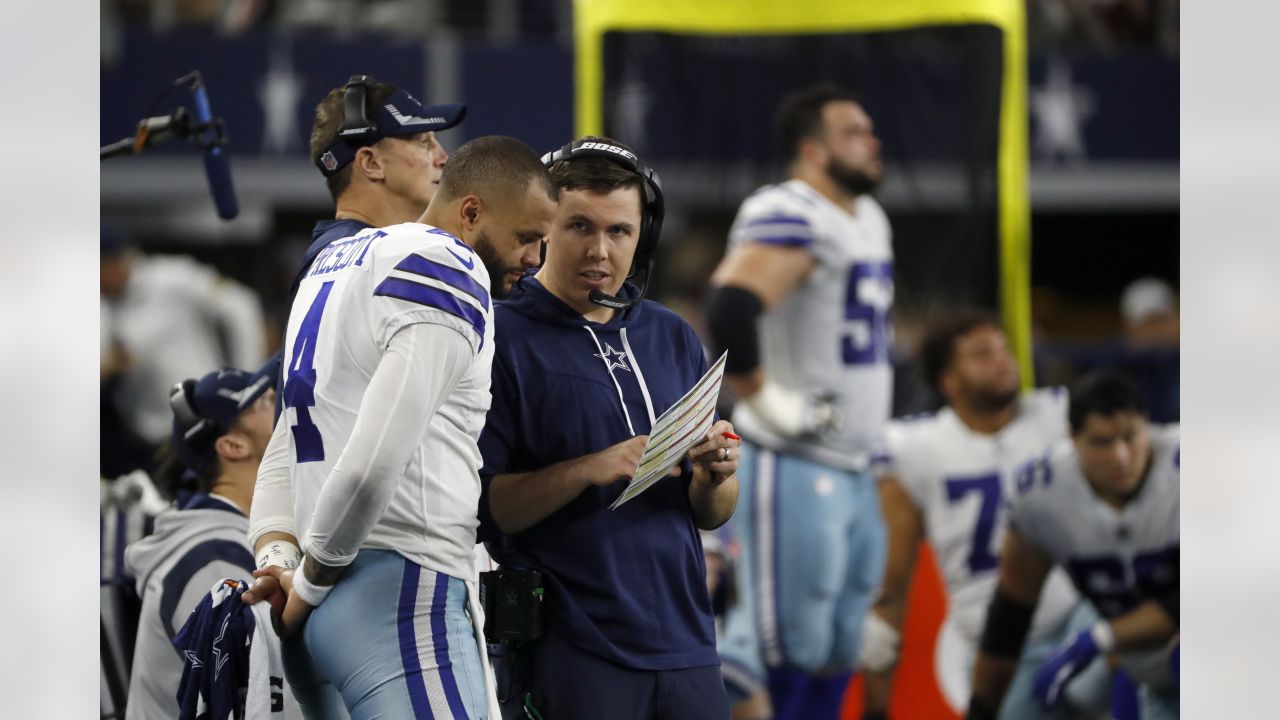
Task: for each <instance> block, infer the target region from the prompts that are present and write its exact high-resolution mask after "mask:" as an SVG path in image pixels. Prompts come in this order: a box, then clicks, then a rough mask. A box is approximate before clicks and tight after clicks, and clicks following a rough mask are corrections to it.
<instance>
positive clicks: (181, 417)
mask: <svg viewBox="0 0 1280 720" xmlns="http://www.w3.org/2000/svg"><path fill="white" fill-rule="evenodd" d="M195 391H196V381H195V380H190V379H187V380H183V381H182V382H179V383H174V384H173V389H172V390H170V391H169V407H170V408H171V409H172V410H173V417H174V418H175V419H176V420H177V421H178V427H179V428H181V429H182V439H183V440H185V441H186V442H188V443H202V442H204V441H205V440H207V439H210V438H207V437H206V435H208V434H209V433H217V431H218V428H217V425H216V424H215V423H214V422H213V421H211V420H209V419H208V418H205V417H201V415H200V412H199V411H198V410H196V404H195V399H194V395H195Z"/></svg>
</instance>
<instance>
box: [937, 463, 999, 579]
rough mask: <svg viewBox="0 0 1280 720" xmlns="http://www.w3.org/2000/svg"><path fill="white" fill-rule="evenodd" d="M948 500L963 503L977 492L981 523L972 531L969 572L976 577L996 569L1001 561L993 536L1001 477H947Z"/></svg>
mask: <svg viewBox="0 0 1280 720" xmlns="http://www.w3.org/2000/svg"><path fill="white" fill-rule="evenodd" d="M946 485H947V501H948V502H950V503H952V504H953V505H954V504H955V503H958V502H960V501H961V500H962V499H964V497H965V496H966V495H968V494H969V493H974V492H976V493H978V494H979V495H980V496H981V498H982V504H981V505H980V506H979V507H978V522H977V524H976V525H975V526H974V528H973V547H972V548H971V549H970V550H969V572H971V573H974V574H977V573H980V572H984V571H986V570H993V569H995V567H996V565H998V564H999V561H998V560H997V559H996V554H995V553H993V552H992V551H991V536H992V535H993V534H995V529H996V512H997V511H999V509H1000V476H999V475H997V474H995V473H991V474H989V475H980V476H978V477H969V478H963V477H959V478H948V479H947V482H946Z"/></svg>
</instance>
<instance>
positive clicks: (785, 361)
mask: <svg viewBox="0 0 1280 720" xmlns="http://www.w3.org/2000/svg"><path fill="white" fill-rule="evenodd" d="M749 243H763V244H767V245H779V246H788V247H803V248H807V249H808V250H809V251H810V252H811V253H813V256H814V259H815V260H816V264H815V266H814V268H813V270H812V271H811V272H810V273H809V275H808V276H807V277H806V278H805V279H804V280H803V281H801V282H800V284H799V285H798V286H797V287H796V288H795V289H794V290H793V291H792V292H791V293H789V294H788V295H787V296H786V297H784V298H783V299H782V300H781V301H780V302H779V303H778V304H777V305H776V306H775V307H773V308H772V309H770V310H769V311H768V312H767V313H765V314H764V315H763V316H762V317H761V318H760V344H761V365H762V366H763V368H764V372H765V374H766V375H767V376H768V377H769V378H770V379H771V380H773V381H774V382H777V383H778V384H779V385H781V386H782V387H784V388H788V389H790V390H794V391H796V392H799V393H803V394H805V395H809V396H813V395H823V396H828V397H831V398H833V399H834V401H835V403H836V406H837V408H838V409H839V414H840V426H839V429H838V430H837V431H834V432H831V433H829V434H826V435H824V436H822V437H820V438H814V439H806V440H804V441H800V440H791V439H787V438H783V437H781V436H779V435H777V434H775V433H774V432H773V431H772V430H771V429H770V428H769V426H768V424H766V423H765V422H763V421H761V420H760V419H759V418H758V417H756V416H755V414H754V413H752V411H751V409H750V408H749V407H747V406H746V404H745V403H740V404H739V405H738V407H737V408H736V409H735V410H734V416H733V420H734V423H735V424H736V425H738V426H739V427H740V428H741V429H742V431H743V433H744V434H745V435H746V436H747V437H749V438H750V439H752V440H754V441H756V442H759V443H761V444H763V445H765V446H766V447H768V448H770V449H773V450H775V451H778V452H782V453H787V454H792V455H800V456H802V457H808V458H810V459H812V460H815V461H817V462H821V463H824V464H827V465H831V466H833V467H838V468H845V469H850V470H861V469H863V468H865V467H866V464H867V461H868V460H869V458H870V454H871V448H872V445H873V443H874V442H875V440H876V438H877V437H878V436H879V434H880V432H881V430H882V429H883V427H884V423H885V421H887V420H888V419H889V412H890V409H891V404H892V399H893V398H892V394H893V367H892V365H891V364H890V362H889V341H890V331H889V308H890V307H891V306H892V304H893V248H892V246H891V244H890V229H889V220H888V218H887V217H885V214H884V211H883V210H882V209H881V208H880V204H879V203H877V202H876V200H875V198H872V197H871V196H869V195H861V196H859V197H858V199H857V205H856V214H855V215H850V214H849V213H848V212H847V211H845V210H844V209H842V208H840V207H838V206H837V205H835V204H834V203H832V202H831V201H829V200H827V199H826V198H825V197H823V196H822V195H820V194H818V192H817V191H815V190H814V189H813V188H812V187H810V186H809V185H808V184H807V183H805V182H803V181H801V180H790V181H788V182H785V183H782V184H780V185H768V186H765V187H763V188H761V189H760V190H757V191H756V192H755V193H754V194H753V195H751V196H750V197H748V198H747V199H746V200H745V201H743V203H742V207H741V208H740V209H739V211H738V216H737V218H736V219H735V220H734V223H733V227H732V228H731V229H730V231H729V246H730V248H733V247H737V246H741V245H745V244H749Z"/></svg>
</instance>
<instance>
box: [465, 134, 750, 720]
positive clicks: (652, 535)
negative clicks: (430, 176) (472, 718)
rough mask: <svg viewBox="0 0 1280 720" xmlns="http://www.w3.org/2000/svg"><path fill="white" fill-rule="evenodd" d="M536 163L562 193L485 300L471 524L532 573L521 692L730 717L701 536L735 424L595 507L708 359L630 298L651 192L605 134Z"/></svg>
mask: <svg viewBox="0 0 1280 720" xmlns="http://www.w3.org/2000/svg"><path fill="white" fill-rule="evenodd" d="M543 162H545V163H547V164H548V165H549V166H550V168H551V176H552V180H553V181H554V182H555V184H556V186H557V187H558V188H559V190H560V201H559V204H558V207H557V212H556V217H555V220H554V221H553V223H552V229H551V233H550V235H549V236H548V237H547V239H546V260H545V262H544V264H543V265H542V268H541V269H540V270H539V271H538V272H537V274H536V275H533V276H526V277H525V278H524V279H523V280H522V281H521V282H519V283H518V284H517V285H516V287H515V288H514V291H513V293H512V295H511V297H510V299H509V300H508V301H506V302H504V303H499V304H498V305H497V306H496V310H495V313H494V316H495V320H494V323H495V339H494V345H495V348H496V350H495V356H494V361H493V385H492V391H493V405H492V408H491V410H490V412H489V417H488V420H487V424H486V426H485V429H484V432H483V434H482V435H481V437H480V449H481V453H482V454H483V456H484V468H483V469H482V470H481V473H480V476H481V480H482V483H483V487H484V494H483V495H482V497H481V500H480V516H481V521H482V525H483V526H487V527H490V528H494V527H496V529H497V530H498V531H499V532H500V533H502V536H501V537H499V538H497V539H494V540H493V541H492V542H490V544H489V549H490V552H491V553H492V554H493V556H494V558H495V559H496V560H497V561H498V562H499V563H500V564H501V565H502V566H504V567H509V568H528V569H533V570H537V571H540V572H541V573H543V575H544V578H545V583H546V589H547V595H546V633H545V637H544V638H542V639H541V640H539V641H538V642H537V644H536V645H535V647H534V649H533V651H532V664H533V668H532V672H531V676H530V684H531V688H530V690H531V695H530V697H529V700H530V701H531V704H532V706H533V709H534V710H536V712H538V713H540V714H541V715H542V716H543V717H547V718H587V717H589V718H598V719H605V720H615V719H616V720H650V719H651V718H699V719H701V718H726V719H727V718H728V717H729V706H728V701H727V699H726V697H725V692H724V685H723V682H722V680H721V678H720V669H719V662H720V661H719V658H718V657H717V655H716V646H715V627H714V623H713V619H712V612H711V600H710V598H709V597H708V595H707V588H706V566H705V562H704V559H703V553H702V544H701V541H700V539H699V536H698V530H699V529H712V528H715V527H718V526H720V525H722V524H723V523H724V522H725V521H726V520H728V519H729V516H730V515H732V514H733V509H734V507H735V506H736V504H737V498H738V481H737V478H736V477H735V476H734V472H735V470H736V468H737V460H738V441H737V439H736V438H737V436H736V435H734V434H733V428H732V426H731V425H730V424H729V423H728V422H727V421H723V420H722V421H718V422H716V423H715V424H714V425H713V426H712V428H711V430H710V431H709V432H708V433H707V437H706V438H705V439H704V440H703V441H702V442H701V443H700V444H698V445H696V446H695V447H694V448H693V449H692V450H690V452H689V455H688V457H687V458H686V459H685V461H684V462H682V464H681V466H680V468H679V469H678V470H677V471H675V472H674V473H673V475H674V477H668V478H665V479H663V480H660V481H659V482H658V483H656V484H655V485H653V486H652V487H650V488H649V489H648V490H646V491H645V492H644V493H643V494H641V495H639V496H637V497H636V498H634V499H633V500H631V501H629V502H627V503H626V504H624V505H621V506H619V507H618V509H616V510H609V509H608V508H609V505H610V504H611V503H612V502H613V501H614V500H615V499H617V497H618V496H619V495H620V494H621V493H622V492H623V490H624V489H625V488H626V487H627V481H628V479H629V478H630V477H631V476H632V474H633V473H634V472H635V470H636V467H637V465H638V463H639V460H640V456H641V453H642V452H643V450H644V445H645V441H646V439H647V435H646V434H647V433H648V432H649V430H650V428H651V427H652V425H653V422H654V420H655V418H657V417H658V416H659V415H661V414H662V413H663V411H665V410H666V409H667V408H668V407H670V406H672V405H673V404H675V403H676V402H677V401H678V400H679V399H680V397H681V396H682V395H684V393H685V392H686V391H688V390H689V389H690V388H691V387H693V385H694V384H695V383H696V382H697V380H698V379H699V378H700V377H701V376H702V375H703V374H704V373H705V372H706V370H707V360H706V357H705V355H704V354H703V349H702V344H701V342H700V341H699V340H698V336H697V335H696V334H695V333H694V331H693V329H692V328H691V327H689V325H688V323H686V322H685V321H684V320H682V319H681V318H680V317H679V316H677V315H676V314H675V313H673V312H672V311H670V310H668V309H667V308H665V307H663V306H662V305H659V304H658V303H656V302H653V301H649V300H642V299H641V298H642V296H643V294H644V289H645V286H646V285H647V284H648V277H649V274H650V271H651V269H652V262H651V259H652V257H653V251H654V249H655V248H656V246H657V241H658V234H659V233H660V231H661V226H662V191H661V187H660V185H659V184H658V180H657V176H656V175H655V174H654V173H653V172H652V171H650V170H648V168H646V167H645V166H644V165H643V164H642V163H641V162H640V161H639V160H638V159H637V158H636V156H635V155H634V154H633V153H632V152H631V150H630V149H629V148H626V147H625V146H622V145H620V144H619V143H617V142H615V141H613V140H610V139H608V138H596V137H586V138H582V139H580V140H577V141H574V142H572V143H570V144H569V145H566V146H565V147H564V148H562V149H561V150H559V151H557V152H555V153H549V154H548V155H547V156H544V157H543ZM628 278H633V279H634V280H635V284H631V283H627V282H625V281H626V280H627V279H628ZM490 537H493V536H490Z"/></svg>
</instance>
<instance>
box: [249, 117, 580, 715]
mask: <svg viewBox="0 0 1280 720" xmlns="http://www.w3.org/2000/svg"><path fill="white" fill-rule="evenodd" d="M555 208H556V204H555V191H554V188H553V187H552V185H551V182H550V179H549V177H548V175H547V171H546V168H544V167H543V165H542V163H541V162H540V161H539V159H538V157H537V156H536V155H534V153H533V151H532V150H530V149H529V148H528V147H526V146H525V145H524V144H523V143H521V142H519V141H518V140H515V139H512V138H506V137H496V136H490V137H483V138H478V139H476V140H473V141H471V142H470V143H467V144H466V145H465V146H463V147H462V148H460V149H459V150H458V152H457V153H456V154H455V155H454V157H453V158H452V159H451V161H450V163H449V165H448V167H447V168H446V170H445V173H444V175H443V177H442V179H441V186H440V189H439V190H438V191H437V193H436V195H435V197H434V198H433V200H432V203H431V205H430V206H429V207H428V208H427V211H426V212H425V213H424V214H423V216H422V218H421V222H419V223H405V224H401V225H393V226H391V227H387V228H383V229H377V230H375V229H368V230H365V231H363V232H360V233H357V234H356V235H355V236H353V237H352V238H350V239H348V240H344V241H342V242H338V243H334V244H331V245H330V246H329V247H328V248H326V249H325V250H324V251H323V252H322V253H321V254H320V255H319V256H318V257H317V258H316V260H315V262H314V263H313V265H312V269H311V271H310V272H308V273H307V276H306V277H305V278H304V279H303V281H302V283H301V286H300V287H299V290H298V295H297V297H296V298H295V300H294V308H295V312H293V313H292V317H291V320H290V324H289V331H288V334H287V337H286V343H285V348H284V357H285V358H286V360H287V362H288V366H287V369H286V371H285V375H286V381H285V386H284V395H285V397H284V406H285V410H284V413H283V414H282V415H281V417H280V420H279V422H278V423H277V424H276V427H275V433H274V434H273V436H272V439H271V444H270V446H269V447H268V451H267V454H266V457H265V458H264V461H263V465H262V469H261V472H260V473H259V480H258V485H257V491H256V493H255V496H254V506H253V515H252V517H251V523H250V538H251V540H252V542H253V543H254V547H255V552H256V553H257V556H258V559H259V565H260V566H265V567H264V569H262V570H259V571H258V572H257V573H256V574H257V575H258V581H257V582H256V583H255V585H254V588H253V589H252V590H251V591H250V592H249V593H246V595H245V596H244V600H245V602H248V603H253V602H256V601H258V600H261V599H265V600H267V601H269V602H271V603H272V604H273V606H275V607H278V608H280V610H279V612H280V620H279V625H280V632H281V634H282V635H283V636H291V635H293V634H294V633H297V632H298V631H299V630H301V631H302V632H301V636H300V638H293V640H294V641H293V642H289V643H286V647H285V649H284V652H285V667H286V672H287V676H288V680H289V683H290V685H291V686H292V687H293V689H294V692H295V695H296V696H297V697H298V700H299V703H300V704H301V705H302V706H303V707H304V709H306V710H307V712H308V713H309V714H319V715H321V716H326V717H327V716H329V714H337V715H338V716H341V714H342V709H341V708H342V707H343V706H345V707H346V709H347V711H349V712H351V713H352V715H353V717H375V716H378V717H404V716H406V715H407V714H409V713H412V714H413V715H414V716H416V717H436V718H462V717H482V716H484V715H485V713H486V712H488V715H489V717H493V718H496V717H499V715H500V713H499V711H498V708H497V703H496V699H495V698H494V695H493V685H492V678H491V673H490V671H489V668H488V664H487V663H486V662H484V660H483V658H484V650H485V646H484V639H483V637H482V635H481V633H480V629H479V623H480V621H481V618H482V617H483V616H482V614H481V613H480V610H479V608H478V606H477V604H476V603H477V598H476V592H475V582H474V580H475V569H474V561H473V554H472V553H473V548H474V546H475V543H476V526H477V523H478V521H477V519H476V507H477V503H478V501H479V497H480V479H479V475H478V471H479V467H480V453H479V449H478V447H477V444H476V439H477V437H478V435H479V433H480V429H481V427H482V425H483V424H484V419H485V413H486V412H487V411H488V409H489V404H490V394H489V383H490V366H491V363H492V361H493V352H494V349H493V345H494V344H493V323H492V319H493V316H492V310H493V305H492V300H491V295H493V296H500V295H501V294H503V293H504V292H505V290H506V288H507V287H509V286H510V284H511V283H513V282H514V280H515V278H516V277H518V276H519V274H520V273H521V272H523V270H524V269H525V268H526V267H530V266H533V265H535V264H536V263H537V262H538V251H539V248H540V246H541V243H542V239H543V237H544V236H545V235H546V233H547V230H548V228H549V226H550V223H551V219H552V216H553V215H554V213H555ZM299 539H301V540H302V543H299V542H298V540H299ZM299 545H301V547H302V548H304V549H305V551H306V559H305V561H304V562H303V564H302V567H300V568H299V569H298V570H297V571H296V572H295V571H292V570H285V569H283V568H282V566H281V564H280V560H284V561H285V562H286V563H287V562H288V560H290V559H296V558H298V557H299V555H300V552H301V551H300V549H299ZM299 639H300V641H301V642H300V643H299V642H297V640H299ZM339 693H340V696H339Z"/></svg>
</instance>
